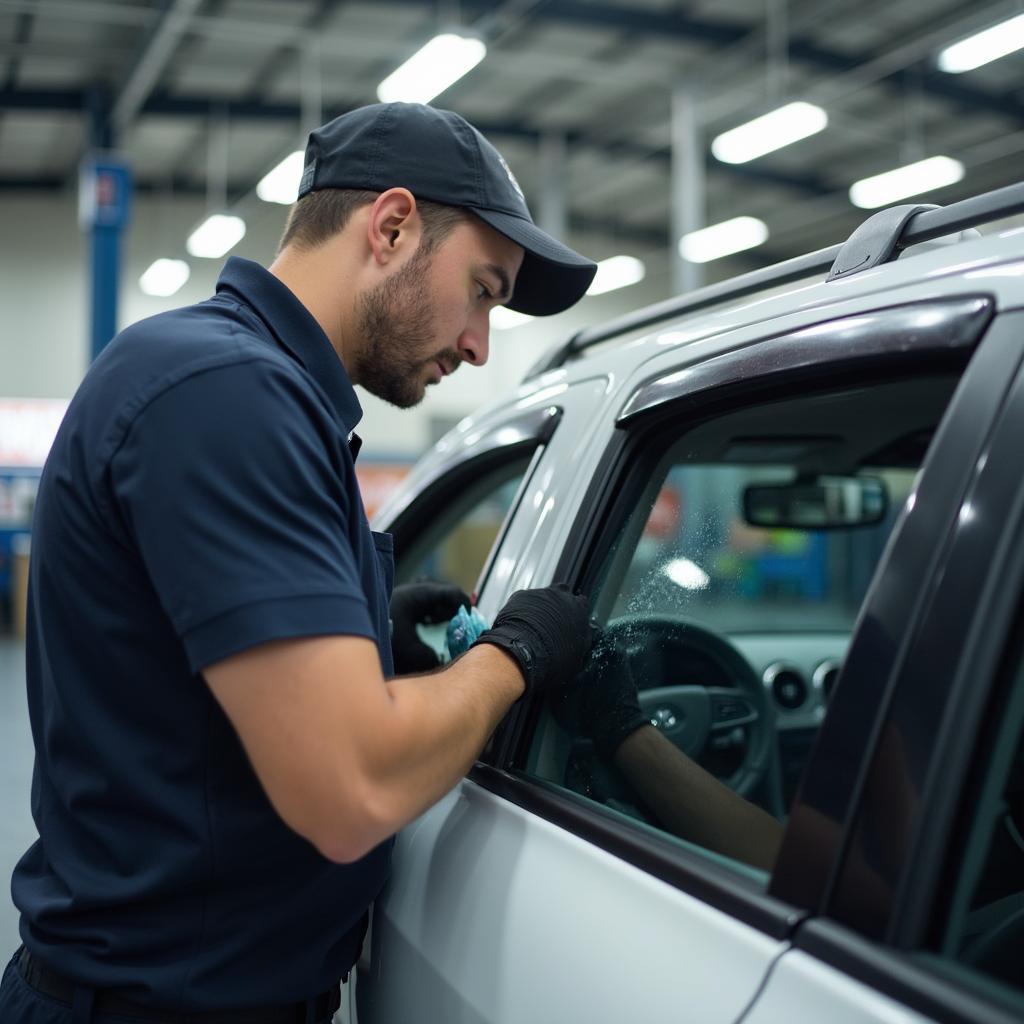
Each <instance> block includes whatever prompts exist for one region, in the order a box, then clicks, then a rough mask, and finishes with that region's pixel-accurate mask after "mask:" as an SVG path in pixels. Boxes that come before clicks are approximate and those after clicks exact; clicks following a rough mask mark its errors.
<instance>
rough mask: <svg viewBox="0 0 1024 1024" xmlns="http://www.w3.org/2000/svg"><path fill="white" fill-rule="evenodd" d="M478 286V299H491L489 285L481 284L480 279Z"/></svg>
mask: <svg viewBox="0 0 1024 1024" xmlns="http://www.w3.org/2000/svg"><path fill="white" fill-rule="evenodd" d="M477 288H478V289H479V291H478V292H477V295H476V297H477V298H478V299H489V298H491V297H492V296H491V290H490V289H489V288H488V287H487V285H485V284H481V283H480V282H479V281H477Z"/></svg>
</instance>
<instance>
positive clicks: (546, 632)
mask: <svg viewBox="0 0 1024 1024" xmlns="http://www.w3.org/2000/svg"><path fill="white" fill-rule="evenodd" d="M594 633H595V629H594V627H593V626H591V624H590V615H589V611H588V608H587V599H586V598H585V597H581V596H579V595H578V594H574V593H573V592H572V591H571V590H570V589H569V587H568V586H567V585H566V584H564V583H556V584H555V585H554V586H553V587H541V588H540V589H537V590H519V591H517V592H516V593H514V594H513V595H512V596H511V597H510V598H509V599H508V603H507V604H506V605H505V607H504V608H502V609H501V611H500V612H498V616H497V618H496V619H495V620H494V625H493V626H491V628H490V629H489V630H487V632H486V633H483V634H482V635H481V637H480V639H479V640H477V641H476V644H492V645H493V646H494V647H500V648H501V650H503V651H504V652H505V653H506V654H509V655H511V657H512V658H514V659H515V661H516V663H517V664H518V665H519V669H520V671H521V672H522V673H523V679H525V680H526V692H527V693H533V692H536V691H540V690H549V689H552V688H554V687H556V686H562V685H564V684H566V683H568V682H570V681H571V680H572V679H573V678H575V676H576V673H577V672H579V670H580V669H581V668H582V667H583V663H584V661H586V658H587V655H588V654H589V653H590V646H591V644H592V643H593V638H594ZM476 644H474V645H473V646H474V647H475V646H476Z"/></svg>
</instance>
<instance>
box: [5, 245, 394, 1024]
mask: <svg viewBox="0 0 1024 1024" xmlns="http://www.w3.org/2000/svg"><path fill="white" fill-rule="evenodd" d="M360 415H361V410H360V408H359V403H358V401H357V399H356V396H355V392H354V391H353V389H352V385H351V383H350V381H349V379H348V377H347V375H346V373H345V371H344V368H343V367H342V365H341V362H340V360H339V359H338V357H337V355H336V354H335V351H334V349H333V348H332V346H331V344H330V342H329V341H328V339H327V337H326V336H325V335H324V333H323V331H322V330H321V329H320V327H319V326H318V325H317V323H316V321H315V320H314V319H313V317H312V316H311V315H310V313H309V312H308V311H307V310H306V309H305V307H304V306H303V305H302V304H301V303H300V302H299V301H298V300H297V299H296V297H295V296H294V295H293V294H292V292H290V291H289V290H288V288H287V287H285V285H283V284H282V283H281V282H280V281H278V280H277V279H276V278H275V277H273V276H272V275H271V274H270V273H268V272H267V271H266V270H264V269H263V268H262V267H260V266H258V265H257V264H255V263H250V262H248V261H245V260H239V259H232V260H231V261H229V263H228V264H227V266H226V267H225V269H224V273H223V274H222V276H221V279H220V281H219V282H218V285H217V294H216V295H215V296H214V297H213V298H211V299H209V300H207V301H206V302H202V303H199V304H198V305H196V306H191V307H188V308H185V309H179V310H175V311H173V312H169V313H164V314H161V315H159V316H155V317H152V318H151V319H148V320H144V321H142V322H141V323H138V324H135V325H134V326H132V327H129V328H128V329H126V330H125V331H123V332H122V333H121V334H120V335H118V337H117V338H115V339H114V340H113V341H112V342H111V343H110V345H109V346H108V347H107V348H106V349H105V350H104V352H103V353H102V355H101V356H100V357H99V358H98V359H97V360H96V362H95V363H94V364H93V366H92V367H91V368H90V370H89V372H88V374H87V375H86V377H85V379H84V381H83V382H82V385H81V387H80V388H79V390H78V392H77V394H76V395H75V397H74V399H73V400H72V402H71V405H70V407H69V409H68V412H67V416H66V418H65V420H64V422H63V424H62V426H61V428H60V431H59V433H58V435H57V439H56V442H55V444H54V446H53V449H52V451H51V453H50V457H49V459H48V460H47V463H46V466H45V468H44V471H43V475H42V481H41V485H40V488H39V496H38V500H37V504H36V509H35V520H34V525H33V536H32V559H31V569H30V576H31V579H30V594H29V621H28V636H27V673H28V696H29V710H30V715H31V721H32V731H33V736H34V739H35V747H36V763H35V773H34V777H33V783H32V811H33V815H34V817H35V821H36V825H37V826H38V828H39V833H40V839H39V841H38V842H37V843H35V844H34V845H33V846H32V847H31V848H30V849H29V851H28V852H27V853H26V854H25V856H24V857H23V858H22V860H21V862H20V863H19V864H18V866H17V868H16V869H15V872H14V878H13V883H12V889H13V896H14V902H15V904H16V905H17V906H18V908H19V909H20V911H21V914H22V919H21V934H22V939H23V941H24V942H25V944H26V946H27V947H28V948H29V950H30V951H31V952H32V953H34V954H36V955H37V956H39V957H40V958H41V959H42V960H43V961H44V962H46V963H48V964H49V965H50V966H51V967H52V968H54V969H55V970H58V971H60V972H62V973H63V974H65V975H67V976H69V977H71V978H74V979H78V980H81V981H84V982H87V983H89V984H91V985H93V986H95V987H99V988H116V989H121V990H123V994H124V995H126V996H127V997H129V998H132V999H136V1000H138V1001H142V1002H148V1003H151V1004H154V1005H159V1006H164V1007H168V1008H181V1009H217V1008H223V1007H247V1006H259V1005H265V1004H276V1003H287V1002H292V1001H296V1000H300V999H304V998H307V997H310V996H312V995H315V994H317V993H319V992H320V991H323V990H324V989H326V988H328V987H329V986H330V985H331V984H332V983H333V982H336V981H337V980H338V978H339V977H340V976H341V975H342V974H343V973H344V972H345V971H347V970H348V969H349V967H350V966H351V965H352V963H353V962H354V960H355V959H356V957H357V955H358V951H359V946H360V943H361V940H362V933H363V920H364V913H365V911H366V908H367V905H368V904H369V902H370V901H371V900H372V899H373V897H374V896H375V895H376V894H377V892H378V891H379V889H380V887H381V885H382V884H383V882H384V879H385V876H386V873H387V868H388V861H389V856H390V847H391V844H390V843H384V844H382V845H381V846H380V847H378V848H377V849H376V850H374V851H372V852H371V853H370V854H368V855H367V856H366V857H364V858H363V859H362V860H360V861H358V862H356V863H354V864H350V865H338V864H333V863H331V862H330V861H328V860H326V859H325V858H324V857H322V856H321V855H320V854H319V853H318V852H317V851H316V849H315V848H314V847H313V846H312V845H311V844H310V843H309V842H308V841H307V840H305V839H303V838H301V837H300V836H298V835H297V834H296V833H294V832H293V831H291V830H290V829H289V828H288V827H287V826H286V825H285V824H284V823H283V822H282V821H281V819H280V818H279V817H278V816H277V814H276V813H275V812H274V810H273V809H272V807H271V805H270V803H269V801H268V799H267V797H266V795H265V794H264V792H263V790H262V788H261V786H260V784H259V782H258V780H257V778H256V775H255V773H254V772H253V770H252V768H251V767H250V765H249V762H248V760H247V759H246V756H245V753H244V751H243V748H242V746H241V743H240V741H239V739H238V736H237V734H236V733H235V731H234V730H233V728H232V727H231V725H230V723H229V722H228V720H227V718H226V716H225V715H224V714H223V712H222V711H221V710H220V707H219V705H218V704H217V703H216V701H215V700H214V698H213V696H212V694H211V692H210V690H209V688H208V687H207V685H206V684H205V682H204V680H203V678H202V676H201V675H200V673H201V672H202V670H203V669H204V668H205V667H206V666H208V665H210V664H212V663H214V662H216V661H219V660H221V659H223V658H226V657H227V656H228V655H231V654H234V653H236V652H238V651H241V650H244V649H246V648H250V647H252V646H254V645H257V644H261V643H265V642H267V641H270V640H274V639H279V638H283V637H300V636H310V635H324V634H349V635H357V636H365V637H370V638H372V639H374V640H375V641H376V642H377V646H378V650H379V651H380V657H381V662H382V667H383V670H384V673H385V675H390V674H391V673H392V662H391V651H390V641H389V632H388V599H389V594H390V588H391V582H392V556H391V538H390V537H389V536H386V535H374V534H371V532H370V529H369V526H368V525H367V521H366V515H365V512H364V510H363V506H362V503H361V500H360V497H359V491H358V488H357V485H356V477H355V466H354V456H353V452H352V446H351V445H350V433H351V431H352V428H353V427H354V426H355V424H356V422H357V421H358V419H359V417H360ZM337 685H338V686H340V687H344V685H345V680H344V678H339V679H338V680H337Z"/></svg>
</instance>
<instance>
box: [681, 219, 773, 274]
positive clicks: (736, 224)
mask: <svg viewBox="0 0 1024 1024" xmlns="http://www.w3.org/2000/svg"><path fill="white" fill-rule="evenodd" d="M767 238H768V225H767V224H765V222H764V221H763V220H758V218H757V217H733V218H732V220H723V221H722V222H721V223H720V224H712V225H711V227H709V228H701V229H700V231H691V232H689V234H686V235H683V237H682V238H680V239H679V254H680V255H681V256H682V257H683V259H684V260H689V261H690V262H691V263H708V262H709V261H711V260H717V259H721V258H722V257H723V256H731V255H732V254H733V253H734V252H743V250H744V249H753V248H754V247H755V246H758V245H760V244H761V243H762V242H764V241H765V240H766V239H767Z"/></svg>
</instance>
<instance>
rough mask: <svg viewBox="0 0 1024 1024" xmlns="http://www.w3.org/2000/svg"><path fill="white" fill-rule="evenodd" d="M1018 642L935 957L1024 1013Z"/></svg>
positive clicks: (1022, 719) (1023, 752)
mask: <svg viewBox="0 0 1024 1024" xmlns="http://www.w3.org/2000/svg"><path fill="white" fill-rule="evenodd" d="M1019 629H1020V626H1019V625H1018V631H1019ZM1016 646H1017V650H1016V652H1015V654H1014V656H1013V660H1012V662H1011V666H1010V669H1009V673H1008V676H1009V678H1008V685H1007V692H1006V695H1005V699H1004V700H1002V701H1000V704H999V707H998V708H997V709H996V710H995V711H994V713H993V717H994V718H995V719H996V721H995V722H993V723H991V724H992V725H993V726H994V727H995V728H994V729H991V730H990V734H991V733H994V736H993V738H992V739H990V740H988V741H986V742H985V743H984V744H983V747H984V750H983V758H984V759H983V763H982V766H981V775H982V780H983V781H982V782H981V785H980V789H979V791H978V792H977V794H976V796H975V798H974V801H973V803H974V813H973V816H972V820H971V823H970V826H969V829H968V832H967V834H966V836H965V837H964V845H963V853H962V856H960V857H959V858H958V864H957V868H958V870H957V876H956V880H955V882H954V885H953V888H952V891H951V895H950V900H949V903H948V908H947V910H946V913H945V921H944V922H943V926H942V936H943V937H942V942H941V955H940V956H939V957H938V958H937V959H938V963H939V964H940V965H941V966H943V967H945V968H946V970H947V971H952V972H953V973H954V974H957V973H961V972H967V973H969V974H971V975H972V976H973V977H974V979H975V981H976V983H978V982H980V983H981V984H982V985H983V986H984V985H988V986H991V987H992V988H994V989H995V990H996V992H995V993H994V994H998V995H1001V996H1002V997H1003V999H1004V1000H1006V999H1007V998H1010V999H1011V1000H1012V1002H1013V1003H1014V1004H1015V1005H1016V1006H1017V1007H1018V1008H1019V1010H1020V1011H1021V1013H1022V1014H1024V644H1022V643H1020V641H1019V640H1018V643H1017V645H1016ZM932 959H934V958H932Z"/></svg>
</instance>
